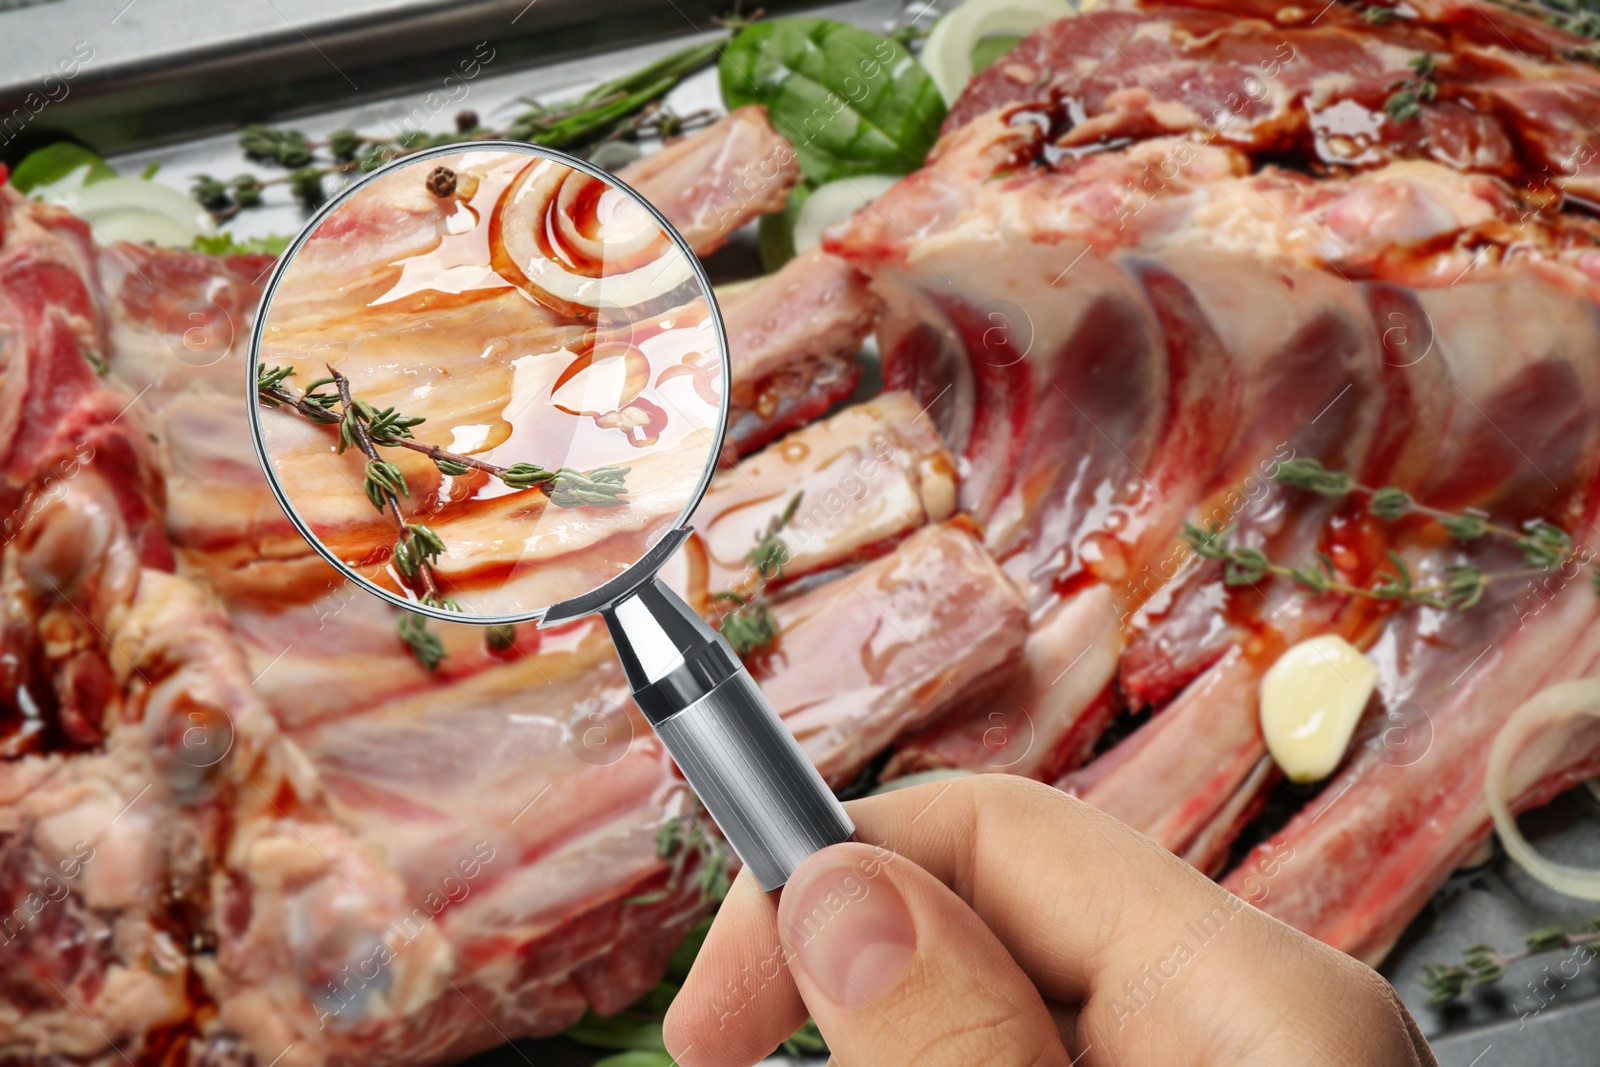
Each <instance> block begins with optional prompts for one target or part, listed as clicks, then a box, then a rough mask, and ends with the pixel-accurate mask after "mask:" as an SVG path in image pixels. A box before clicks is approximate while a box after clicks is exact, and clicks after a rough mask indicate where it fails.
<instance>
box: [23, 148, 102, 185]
mask: <svg viewBox="0 0 1600 1067" xmlns="http://www.w3.org/2000/svg"><path fill="white" fill-rule="evenodd" d="M85 166H86V167H88V168H89V175H88V177H87V178H86V179H85V180H84V181H85V184H88V183H89V182H97V181H99V180H100V179H102V178H115V177H116V176H117V172H116V171H114V170H112V169H111V167H110V166H108V165H107V164H106V161H105V160H103V159H101V158H100V157H99V156H97V155H95V154H94V153H93V152H91V151H89V150H88V149H87V148H85V147H83V145H81V144H73V143H72V142H71V141H57V142H56V143H55V144H50V145H45V146H44V147H43V148H40V149H36V150H35V151H32V152H29V153H28V155H27V156H26V157H25V158H24V159H23V161H22V162H21V163H18V164H17V169H16V170H14V171H12V172H11V185H12V187H13V188H15V189H16V190H17V192H19V193H27V192H32V191H33V189H34V188H35V187H36V186H40V185H51V184H53V183H55V182H58V181H60V180H61V179H62V178H65V177H66V176H67V175H69V174H71V173H72V172H73V171H75V170H77V169H78V168H79V167H85Z"/></svg>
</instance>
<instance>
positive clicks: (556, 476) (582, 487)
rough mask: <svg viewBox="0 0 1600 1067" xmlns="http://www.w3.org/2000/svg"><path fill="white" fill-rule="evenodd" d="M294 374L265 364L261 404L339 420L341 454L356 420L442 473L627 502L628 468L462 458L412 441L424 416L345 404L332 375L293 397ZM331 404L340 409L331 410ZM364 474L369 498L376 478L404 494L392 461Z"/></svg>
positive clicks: (601, 501) (571, 503) (569, 496)
mask: <svg viewBox="0 0 1600 1067" xmlns="http://www.w3.org/2000/svg"><path fill="white" fill-rule="evenodd" d="M293 374H294V368H293V367H292V366H290V367H268V366H263V367H262V368H261V370H260V371H259V372H258V375H257V379H256V391H257V392H258V393H259V394H260V397H261V401H262V403H264V404H267V405H269V406H272V407H285V408H288V409H290V410H293V411H295V412H298V413H299V414H300V415H302V416H303V417H305V418H307V419H309V420H311V421H312V422H318V423H322V424H325V425H333V424H335V423H337V424H338V426H339V451H340V452H343V451H344V450H345V449H346V448H349V447H350V446H351V445H352V444H353V443H354V440H355V438H354V435H355V433H356V428H357V425H358V424H359V425H360V426H361V427H362V428H363V429H364V432H365V434H366V436H367V437H368V438H369V439H370V440H371V441H372V443H373V444H375V445H378V446H381V447H384V448H404V449H407V450H408V451H411V452H416V453H418V454H420V455H424V456H427V457H428V458H429V459H430V460H432V461H433V464H434V466H436V467H438V468H439V473H440V474H444V475H448V476H451V477H459V476H461V475H463V474H466V473H467V472H468V471H473V470H477V471H482V472H483V473H485V474H487V475H489V476H490V477H493V478H498V479H499V480H500V481H501V482H503V483H504V484H505V485H506V486H507V487H509V488H511V489H535V488H537V489H542V490H544V492H545V494H546V495H547V496H548V497H549V498H550V503H552V504H554V505H555V506H556V507H558V508H582V507H618V506H620V505H622V504H626V503H627V492H628V487H627V484H626V480H625V479H626V475H627V473H628V471H629V469H630V468H628V467H597V468H595V469H594V470H592V471H588V472H587V473H586V472H583V471H576V470H573V469H571V468H570V467H558V468H556V469H555V470H550V469H548V468H545V467H540V466H538V465H537V464H533V463H513V464H512V465H511V466H509V467H502V466H499V465H497V464H494V463H489V462H487V461H485V460H481V459H478V458H477V457H475V456H463V455H460V454H459V453H456V452H451V451H450V450H449V449H445V448H440V447H439V446H438V445H425V444H423V443H422V442H421V441H418V440H416V438H415V437H414V436H413V434H412V433H411V430H412V427H414V426H420V425H421V424H422V423H423V422H426V421H427V420H426V419H425V418H424V417H423V416H420V415H402V414H399V413H398V412H396V411H395V409H394V408H392V407H389V408H383V409H381V410H380V409H378V408H376V407H374V406H373V405H372V404H369V403H367V402H366V401H364V400H359V399H357V400H354V401H353V402H352V403H351V404H348V405H346V404H344V402H343V400H342V398H341V397H340V395H339V394H338V393H337V392H329V391H328V388H329V387H330V386H333V385H335V384H336V382H337V379H336V378H318V379H316V380H315V381H313V382H311V383H310V384H309V385H307V386H306V390H305V392H304V393H303V394H301V395H300V396H296V395H295V394H294V393H292V392H290V391H289V389H288V388H287V387H286V386H285V384H284V383H285V382H286V380H287V379H288V378H290V377H292V376H293ZM335 407H340V408H341V410H340V411H338V412H335V411H334V408H335ZM367 475H368V494H367V495H368V497H369V498H371V496H372V493H373V491H374V490H373V488H372V485H373V483H374V482H375V481H376V482H377V483H378V484H377V486H376V488H377V490H380V491H385V492H396V493H399V494H400V495H407V493H408V490H407V489H406V487H405V480H404V477H403V476H402V475H401V474H400V470H399V468H398V467H395V466H394V464H392V463H382V465H381V468H380V469H378V470H377V471H374V470H373V467H372V464H370V463H369V464H368V471H367Z"/></svg>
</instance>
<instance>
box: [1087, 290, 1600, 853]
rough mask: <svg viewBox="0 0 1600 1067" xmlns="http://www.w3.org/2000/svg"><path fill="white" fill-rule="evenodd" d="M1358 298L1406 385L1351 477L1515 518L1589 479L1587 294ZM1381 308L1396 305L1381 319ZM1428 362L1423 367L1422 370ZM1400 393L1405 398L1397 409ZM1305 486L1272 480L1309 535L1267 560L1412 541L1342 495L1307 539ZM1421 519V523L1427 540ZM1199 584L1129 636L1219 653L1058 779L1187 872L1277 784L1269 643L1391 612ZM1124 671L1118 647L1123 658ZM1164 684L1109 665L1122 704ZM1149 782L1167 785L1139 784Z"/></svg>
mask: <svg viewBox="0 0 1600 1067" xmlns="http://www.w3.org/2000/svg"><path fill="white" fill-rule="evenodd" d="M1368 295H1369V301H1370V302H1371V304H1372V307H1373V312H1374V321H1375V324H1378V323H1385V322H1388V323H1390V325H1391V327H1392V325H1393V324H1395V323H1404V324H1405V325H1406V327H1407V328H1408V330H1415V331H1416V335H1415V336H1412V337H1409V338H1408V343H1407V344H1406V345H1403V346H1402V345H1390V346H1388V347H1387V350H1386V352H1385V354H1384V360H1385V364H1386V365H1388V366H1391V367H1395V368H1397V369H1398V372H1399V373H1398V374H1396V375H1395V376H1396V377H1398V376H1399V374H1404V375H1405V376H1406V377H1408V378H1410V379H1411V381H1410V384H1409V388H1396V387H1395V386H1393V385H1392V386H1391V387H1390V389H1389V390H1388V393H1387V395H1388V397H1389V399H1390V404H1389V410H1388V411H1387V412H1386V413H1385V419H1384V424H1385V426H1386V427H1387V426H1389V425H1390V424H1397V430H1398V431H1399V432H1398V433H1397V434H1395V436H1396V439H1397V444H1398V446H1399V449H1400V458H1401V459H1402V463H1401V466H1402V467H1403V468H1405V469H1404V470H1402V471H1399V472H1397V471H1395V470H1393V469H1389V470H1385V469H1383V468H1384V466H1386V464H1384V465H1380V466H1379V467H1377V468H1376V469H1375V468H1374V466H1373V465H1372V464H1370V463H1369V464H1368V465H1367V466H1366V468H1365V469H1364V470H1362V473H1361V480H1362V481H1364V482H1365V483H1366V484H1369V485H1384V484H1390V485H1398V486H1400V487H1401V488H1404V489H1406V490H1407V491H1408V492H1409V493H1411V494H1412V495H1413V497H1415V498H1416V499H1417V500H1418V501H1420V502H1421V503H1422V504H1424V505H1427V506H1431V507H1440V508H1447V509H1457V510H1458V509H1461V508H1465V507H1477V508H1482V509H1484V510H1486V511H1488V512H1489V513H1491V514H1495V515H1496V518H1497V520H1498V521H1500V522H1501V523H1502V524H1503V525H1509V526H1513V527H1515V526H1516V525H1518V524H1519V522H1520V521H1522V520H1524V519H1528V518H1535V517H1538V516H1540V515H1545V514H1559V513H1560V512H1559V508H1558V506H1557V505H1558V503H1559V498H1558V496H1557V494H1555V493H1554V492H1552V491H1551V488H1550V486H1551V485H1559V486H1570V485H1573V484H1575V483H1576V482H1580V481H1581V480H1582V479H1583V478H1584V477H1585V476H1586V475H1585V468H1584V467H1583V466H1581V463H1582V462H1584V461H1585V460H1584V457H1587V456H1588V455H1589V454H1591V453H1592V451H1593V450H1594V449H1595V447H1596V445H1597V443H1600V420H1597V419H1596V417H1595V416H1594V415H1593V414H1592V412H1593V411H1595V410H1596V397H1595V394H1594V390H1595V389H1596V388H1597V387H1600V359H1597V358H1596V356H1595V353H1597V352H1600V323H1597V322H1596V319H1595V316H1594V314H1593V311H1592V306H1591V305H1590V304H1589V303H1588V302H1587V301H1585V300H1583V299H1581V298H1572V297H1568V296H1565V295H1563V294H1561V293H1560V292H1558V291H1554V290H1552V289H1551V288H1550V287H1548V286H1545V285H1542V284H1541V283H1539V282H1538V281H1537V280H1535V279H1533V278H1530V277H1528V276H1527V275H1525V274H1517V275H1513V276H1511V277H1510V278H1506V279H1502V280H1498V281H1488V280H1483V281H1473V282H1471V283H1465V284H1461V285H1458V286H1453V287H1449V288H1445V289H1439V290H1421V291H1416V292H1415V293H1414V294H1412V293H1408V292H1407V291H1404V290H1399V289H1396V288H1394V287H1392V286H1384V285H1380V286H1377V287H1374V288H1371V289H1369V291H1368ZM1528 306H1539V307H1540V308H1542V309H1543V314H1542V315H1541V316H1540V318H1539V319H1538V320H1537V321H1529V320H1528V319H1527V318H1526V317H1524V316H1519V315H1517V314H1515V309H1517V308H1521V307H1528ZM1397 308H1401V309H1404V310H1403V311H1397V310H1395V309H1397ZM1388 314H1396V315H1400V316H1401V317H1400V318H1397V319H1394V320H1389V319H1387V318H1386V315H1388ZM1430 324H1437V325H1436V327H1430ZM1393 336H1394V338H1396V339H1398V337H1399V335H1398V334H1396V335H1393ZM1410 343H1415V344H1416V345H1417V346H1418V347H1417V348H1415V349H1413V350H1412V351H1414V352H1416V353H1423V352H1425V353H1427V355H1425V356H1421V357H1420V358H1416V357H1411V358H1407V348H1408V347H1409V344H1410ZM1430 367H1431V368H1433V371H1436V372H1438V373H1432V372H1427V373H1424V372H1425V371H1426V369H1427V368H1430ZM1397 397H1399V398H1403V399H1405V400H1406V401H1407V403H1406V404H1405V405H1404V406H1397V405H1396V404H1395V403H1394V400H1395V399H1396V398H1397ZM1412 397H1416V398H1418V399H1422V400H1424V401H1432V402H1437V401H1439V400H1441V399H1442V400H1444V401H1446V402H1447V405H1448V406H1447V407H1444V410H1435V411H1434V412H1433V413H1432V417H1426V413H1425V412H1419V411H1417V410H1414V409H1413V408H1412V407H1411V406H1410V403H1409V398H1412ZM1438 406H1439V405H1437V404H1436V407H1438ZM1419 416H1423V417H1419ZM1501 426H1505V427H1510V428H1511V429H1510V430H1509V431H1508V432H1509V433H1512V434H1515V437H1513V438H1509V439H1508V438H1507V437H1506V436H1503V435H1502V431H1501V430H1499V429H1497V427H1501ZM1380 435H1382V431H1380ZM1407 453H1409V454H1410V455H1411V456H1412V457H1418V458H1426V459H1427V460H1428V461H1429V465H1428V466H1422V465H1421V464H1419V463H1417V462H1410V463H1405V462H1403V460H1404V457H1405V455H1406V454H1407ZM1540 472H1543V473H1542V474H1541V473H1540ZM1546 477H1548V478H1549V479H1550V481H1549V482H1546V481H1545V478H1546ZM1534 483H1538V484H1534ZM1307 496H1308V494H1305V493H1304V492H1302V491H1296V490H1285V489H1278V490H1276V491H1275V492H1274V493H1273V494H1272V499H1273V505H1274V506H1275V507H1276V508H1278V509H1280V510H1281V509H1282V508H1283V507H1289V508H1292V509H1293V513H1294V514H1295V516H1296V521H1297V522H1299V523H1302V524H1304V520H1305V518H1307V517H1309V518H1310V519H1311V520H1312V523H1313V525H1311V526H1310V528H1309V529H1308V530H1307V531H1306V532H1307V533H1309V535H1310V536H1309V537H1306V536H1302V537H1301V538H1300V539H1299V543H1291V544H1288V545H1285V544H1284V543H1283V542H1282V541H1281V540H1280V541H1278V542H1276V543H1275V547H1274V548H1273V549H1272V550H1271V553H1270V554H1271V555H1273V556H1274V557H1276V558H1281V559H1306V558H1309V557H1310V553H1311V551H1312V550H1313V549H1316V550H1321V551H1325V552H1327V553H1328V554H1329V555H1330V557H1331V558H1332V559H1334V561H1335V562H1336V563H1338V564H1339V566H1340V568H1341V572H1342V573H1344V574H1346V575H1347V576H1348V579H1349V580H1352V581H1354V582H1356V583H1359V584H1368V583H1370V582H1371V580H1372V576H1373V572H1374V570H1375V569H1376V568H1377V566H1378V565H1379V564H1382V562H1383V552H1384V550H1386V549H1390V548H1392V549H1395V550H1398V551H1401V552H1402V553H1405V552H1407V551H1408V550H1409V548H1410V547H1411V546H1413V545H1415V543H1416V538H1417V536H1418V531H1416V530H1414V529H1411V528H1410V527H1409V526H1408V525H1407V524H1383V523H1379V522H1377V521H1376V520H1374V519H1372V518H1370V517H1362V516H1361V515H1360V513H1359V511H1357V510H1352V509H1344V511H1343V513H1342V514H1341V515H1340V516H1339V521H1338V524H1337V525H1336V526H1334V527H1330V528H1329V529H1328V531H1327V532H1326V533H1325V534H1321V536H1320V537H1319V532H1320V528H1321V527H1322V525H1323V520H1324V518H1325V516H1326V512H1327V511H1328V510H1329V509H1327V508H1326V507H1320V508H1319V507H1318V506H1317V505H1316V503H1315V500H1314V498H1312V499H1311V500H1308V499H1307ZM1363 503H1364V502H1363ZM1507 509H1511V513H1510V514H1506V513H1505V512H1506V510H1507ZM1432 533H1433V531H1429V530H1426V529H1424V530H1423V531H1421V534H1422V535H1423V536H1424V538H1426V537H1427V536H1429V535H1431V534H1432ZM1422 543H1423V545H1424V546H1425V545H1426V543H1427V542H1426V540H1424V541H1423V542H1422ZM1206 582H1207V584H1206V585H1205V586H1202V587H1200V588H1199V589H1197V590H1196V591H1195V592H1194V593H1193V594H1192V597H1191V601H1190V603H1191V604H1194V605H1196V610H1195V611H1192V612H1191V613H1190V614H1191V615H1193V616H1194V619H1192V620H1190V621H1189V622H1188V623H1186V624H1180V625H1179V626H1178V627H1177V629H1178V632H1177V633H1176V634H1165V635H1160V630H1159V625H1160V624H1157V627H1156V628H1152V629H1150V630H1146V631H1145V633H1144V634H1143V635H1142V636H1141V638H1140V640H1141V641H1143V640H1146V639H1152V638H1153V639H1154V640H1156V641H1159V642H1164V643H1165V645H1166V647H1167V648H1168V649H1169V650H1170V649H1177V648H1193V647H1195V646H1197V645H1202V644H1204V643H1205V641H1206V639H1207V638H1208V637H1209V638H1211V639H1212V640H1213V642H1219V641H1220V643H1221V646H1222V647H1223V648H1225V649H1226V651H1224V652H1222V653H1221V659H1220V660H1219V661H1218V662H1216V663H1215V665H1214V666H1212V667H1210V668H1209V669H1208V670H1207V671H1206V672H1205V673H1204V674H1203V675H1202V676H1201V677H1199V678H1197V679H1195V680H1194V681H1193V682H1192V683H1190V684H1189V685H1188V688H1187V689H1186V690H1185V691H1184V692H1183V693H1182V695H1181V696H1179V697H1178V698H1177V699H1176V700H1175V701H1174V702H1173V705H1172V707H1171V708H1170V709H1169V710H1167V711H1164V712H1162V713H1161V714H1160V715H1158V717H1157V718H1156V719H1155V720H1154V721H1152V722H1151V723H1150V724H1149V725H1148V726H1146V727H1145V728H1143V729H1141V730H1140V731H1139V732H1138V733H1136V734H1135V735H1134V736H1133V737H1131V738H1129V739H1128V740H1127V741H1125V742H1124V743H1123V744H1121V745H1119V746H1118V747H1117V748H1116V749H1114V750H1113V751H1112V752H1111V753H1109V754H1108V755H1107V756H1106V757H1104V758H1103V759H1101V760H1099V761H1097V762H1096V763H1095V764H1094V765H1092V766H1091V767H1089V768H1087V769H1086V770H1085V771H1083V772H1081V773H1080V774H1079V775H1077V776H1074V777H1071V778H1069V779H1067V780H1066V781H1065V782H1063V783H1062V784H1063V786H1064V787H1066V788H1069V789H1071V790H1072V791H1074V792H1077V793H1078V794H1079V795H1080V796H1082V797H1083V798H1084V799H1085V800H1088V801H1089V802H1090V803H1093V804H1095V805H1096V806H1097V807H1100V808H1101V809H1102V810H1104V811H1106V812H1108V813H1109V814H1112V815H1115V816H1117V817H1118V818H1119V819H1122V820H1123V821H1124V822H1127V823H1128V824H1129V825H1132V826H1134V827H1136V828H1137V829H1140V830H1141V831H1143V832H1144V833H1146V834H1148V835H1149V836H1151V837H1152V838H1153V839H1155V840H1156V841H1158V842H1160V843H1161V844H1163V845H1165V846H1166V847H1168V848H1170V849H1172V850H1173V851H1175V852H1177V853H1179V854H1180V855H1183V856H1184V857H1185V858H1186V859H1188V860H1189V861H1190V862H1191V863H1194V864H1195V865H1196V866H1199V867H1201V868H1202V869H1208V868H1212V867H1214V866H1215V865H1216V864H1218V863H1220V862H1221V861H1222V860H1223V859H1224V858H1225V856H1226V849H1227V846H1228V844H1229V843H1230V842H1231V840H1232V837H1233V835H1234V833H1236V832H1237V830H1238V829H1239V828H1240V826H1241V825H1242V823H1243V821H1244V820H1243V818H1242V817H1241V816H1242V815H1243V814H1244V813H1247V812H1249V811H1250V810H1251V808H1252V805H1253V802H1254V801H1255V800H1256V799H1257V798H1258V797H1262V796H1264V790H1265V788H1266V787H1267V786H1268V785H1270V784H1271V782H1272V781H1273V780H1274V779H1273V776H1272V774H1270V773H1268V772H1265V771H1262V772H1258V771H1257V769H1258V768H1264V767H1266V766H1267V762H1266V746H1265V743H1264V742H1263V741H1262V739H1261V735H1260V730H1259V726H1258V724H1257V716H1256V711H1257V708H1256V693H1257V689H1258V686H1259V683H1260V679H1261V675H1262V674H1263V673H1264V672H1265V670H1266V668H1267V667H1268V666H1270V665H1271V662H1272V660H1273V659H1274V658H1275V656H1276V655H1277V653H1278V652H1279V651H1280V650H1281V649H1283V648H1284V647H1287V646H1288V645H1290V644H1293V643H1295V642H1296V641H1300V640H1304V639H1306V638H1308V637H1312V636H1314V635H1316V634H1319V633H1325V632H1339V633H1341V634H1342V635H1343V636H1345V637H1346V638H1348V639H1350V640H1351V641H1353V642H1354V643H1356V644H1357V645H1358V646H1365V645H1367V644H1369V643H1370V642H1372V641H1373V640H1374V639H1376V638H1378V636H1379V634H1380V633H1384V632H1385V631H1384V630H1383V625H1384V623H1385V621H1386V619H1387V614H1388V612H1387V611H1385V610H1383V609H1382V608H1381V607H1379V606H1375V605H1373V604H1372V603H1371V602H1366V601H1355V602H1349V601H1347V600H1346V598H1341V597H1337V596H1323V597H1318V598H1316V599H1315V600H1314V601H1310V602H1307V601H1303V600H1301V599H1300V598H1298V597H1295V596H1294V595H1293V591H1292V587H1290V586H1289V584H1288V583H1286V582H1283V581H1270V582H1266V583H1263V584H1262V586H1261V587H1260V589H1259V591H1258V590H1251V589H1241V590H1227V589H1225V588H1224V587H1223V585H1222V584H1221V581H1220V575H1218V574H1216V573H1214V572H1213V573H1211V574H1208V575H1207V578H1206ZM1207 589H1209V590H1210V592H1207V591H1206V590H1207ZM1258 597H1259V599H1260V604H1259V605H1258V604H1256V603H1255V601H1256V600H1257V598H1258ZM1182 610H1183V606H1179V607H1178V608H1174V609H1173V612H1174V614H1177V613H1178V612H1181V611H1182ZM1168 618H1169V619H1170V618H1172V616H1171V615H1169V616H1168ZM1137 648H1138V644H1137V643H1136V645H1135V650H1137ZM1133 657H1134V652H1133V651H1130V653H1129V659H1130V660H1131V659H1133ZM1171 658H1172V657H1171V654H1170V653H1169V654H1168V655H1166V656H1165V657H1163V665H1164V669H1165V673H1167V674H1169V675H1170V674H1171V673H1173V666H1172V663H1171ZM1128 667H1129V663H1128V662H1127V661H1125V662H1124V670H1125V671H1126V670H1127V669H1128ZM1145 669H1146V672H1147V674H1156V673H1161V670H1160V669H1159V668H1153V667H1149V666H1147V667H1146V668H1145ZM1180 677H1181V676H1180ZM1180 684H1181V682H1180ZM1165 689H1166V685H1165V684H1154V683H1152V682H1151V681H1150V680H1149V679H1148V678H1144V679H1140V680H1139V681H1138V682H1130V681H1129V679H1128V678H1127V676H1126V675H1125V676H1124V691H1125V692H1127V693H1128V694H1129V695H1130V699H1132V700H1134V701H1135V702H1143V701H1145V700H1157V699H1160V698H1159V696H1158V695H1152V693H1155V694H1159V693H1160V692H1163V691H1165ZM1152 781H1159V782H1162V783H1164V785H1165V786H1167V788H1168V789H1170V791H1171V792H1170V793H1167V792H1162V793H1152V791H1151V790H1150V789H1149V783H1150V782H1152ZM1172 796H1181V797H1183V798H1184V800H1183V803H1182V804H1181V805H1177V806H1174V805H1172V804H1171V797H1172ZM1208 828H1209V832H1208Z"/></svg>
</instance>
